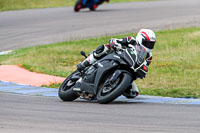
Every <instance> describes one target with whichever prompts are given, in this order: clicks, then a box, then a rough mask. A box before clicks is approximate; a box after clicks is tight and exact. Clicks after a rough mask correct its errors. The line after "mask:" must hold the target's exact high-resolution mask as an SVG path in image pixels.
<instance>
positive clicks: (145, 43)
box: [142, 41, 156, 49]
mask: <svg viewBox="0 0 200 133" xmlns="http://www.w3.org/2000/svg"><path fill="white" fill-rule="evenodd" d="M155 43H156V42H155V41H154V42H153V41H143V42H142V45H144V46H145V47H147V48H149V49H153V48H154V45H155Z"/></svg>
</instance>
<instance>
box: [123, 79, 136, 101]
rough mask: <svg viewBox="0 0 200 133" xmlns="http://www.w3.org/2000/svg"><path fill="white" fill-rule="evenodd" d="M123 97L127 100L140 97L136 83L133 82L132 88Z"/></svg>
mask: <svg viewBox="0 0 200 133" xmlns="http://www.w3.org/2000/svg"><path fill="white" fill-rule="evenodd" d="M123 95H124V96H125V97H126V98H135V97H136V96H138V95H139V90H138V87H137V85H136V84H135V82H133V83H132V84H131V86H130V88H128V89H127V90H126V91H125V92H124V93H123Z"/></svg>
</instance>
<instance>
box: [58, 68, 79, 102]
mask: <svg viewBox="0 0 200 133" xmlns="http://www.w3.org/2000/svg"><path fill="white" fill-rule="evenodd" d="M74 75H79V72H78V71H75V72H73V73H72V74H71V75H69V76H68V77H67V78H66V79H65V80H64V81H63V83H62V84H61V86H60V88H59V90H58V96H59V97H60V99H62V100H63V101H73V100H75V99H77V98H78V97H79V96H78V95H77V94H76V93H75V92H74V91H73V86H74V85H75V84H76V81H77V80H78V79H77V80H72V79H71V77H72V76H74Z"/></svg>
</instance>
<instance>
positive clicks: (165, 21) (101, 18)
mask: <svg viewBox="0 0 200 133" xmlns="http://www.w3.org/2000/svg"><path fill="white" fill-rule="evenodd" d="M199 5H200V1H199V0H160V1H152V2H135V3H121V4H104V5H101V6H100V7H99V8H98V9H97V11H95V12H90V11H89V10H88V9H86V10H82V11H81V12H79V13H75V12H73V7H65V8H50V9H37V10H35V9H33V10H23V11H9V12H1V13H0V40H1V41H0V51H3V50H10V49H16V48H21V47H28V46H32V45H38V44H48V43H55V42H62V41H66V40H70V39H80V38H85V37H96V36H105V35H112V34H116V33H118V34H122V33H127V32H138V30H139V29H141V28H151V29H153V30H159V29H170V28H178V27H188V26H200V8H199Z"/></svg>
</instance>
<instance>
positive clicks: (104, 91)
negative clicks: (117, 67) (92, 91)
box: [97, 73, 132, 104]
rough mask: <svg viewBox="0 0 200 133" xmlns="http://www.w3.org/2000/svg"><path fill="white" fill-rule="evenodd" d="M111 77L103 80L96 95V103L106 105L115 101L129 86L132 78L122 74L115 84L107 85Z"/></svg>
mask: <svg viewBox="0 0 200 133" xmlns="http://www.w3.org/2000/svg"><path fill="white" fill-rule="evenodd" d="M111 76H112V75H110V76H108V77H106V78H105V79H104V81H105V82H104V83H102V84H101V85H100V86H101V87H100V89H99V91H98V93H97V102H99V103H100V104H107V103H110V102H112V101H113V100H115V99H116V98H117V97H118V96H120V95H121V94H122V93H123V92H124V91H125V90H126V89H127V88H128V87H129V86H130V84H131V81H132V78H131V76H130V75H129V74H127V73H122V74H121V75H120V76H119V77H118V78H117V80H116V81H115V83H113V84H110V83H109V84H110V86H109V84H108V81H109V80H110V78H111Z"/></svg>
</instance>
